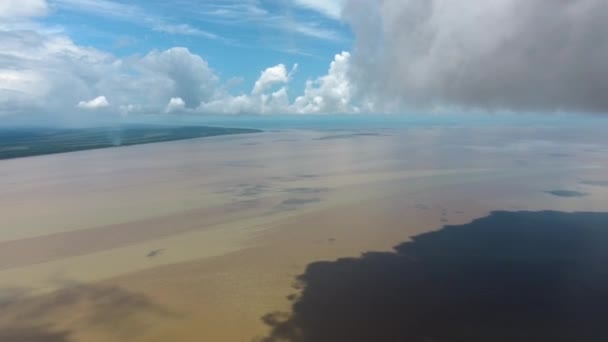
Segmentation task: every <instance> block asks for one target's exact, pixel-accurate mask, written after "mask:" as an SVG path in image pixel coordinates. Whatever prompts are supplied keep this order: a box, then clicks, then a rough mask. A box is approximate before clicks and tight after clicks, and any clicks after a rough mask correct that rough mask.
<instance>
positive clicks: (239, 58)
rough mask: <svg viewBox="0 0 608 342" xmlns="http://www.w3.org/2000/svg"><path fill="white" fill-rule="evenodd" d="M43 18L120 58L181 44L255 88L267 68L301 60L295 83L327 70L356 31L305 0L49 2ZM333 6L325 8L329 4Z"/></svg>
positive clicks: (85, 43)
mask: <svg viewBox="0 0 608 342" xmlns="http://www.w3.org/2000/svg"><path fill="white" fill-rule="evenodd" d="M48 3H49V7H50V11H49V15H48V16H46V17H44V18H43V19H42V20H41V22H44V23H45V24H47V25H49V26H57V27H61V28H62V29H63V30H65V32H66V33H67V34H68V35H69V36H70V37H71V38H72V39H73V40H74V42H75V43H77V44H79V45H83V46H92V47H95V48H98V49H100V50H103V51H108V52H111V53H112V54H114V55H116V56H118V57H125V56H129V55H133V54H145V53H147V52H148V51H151V50H154V49H159V50H165V49H169V48H171V47H175V46H182V47H187V48H188V49H189V50H190V51H191V52H192V53H195V54H198V55H200V56H201V57H203V58H204V59H205V60H206V61H207V62H209V64H210V65H211V66H212V68H213V69H214V70H215V71H216V72H217V73H218V74H219V75H220V76H221V77H223V78H226V79H229V78H242V79H244V82H243V83H241V87H240V90H244V89H245V87H249V86H251V85H252V84H253V82H255V80H256V79H257V78H258V76H259V73H260V71H261V70H263V69H265V68H267V67H269V66H274V65H277V64H280V63H284V64H286V65H293V64H296V63H297V64H298V66H299V68H298V72H297V73H296V74H295V75H294V82H293V84H294V85H300V87H303V85H304V83H305V81H306V79H308V78H312V77H316V76H318V75H322V74H323V73H325V72H326V71H327V67H328V63H329V61H331V60H332V59H333V56H334V55H335V54H336V53H340V52H342V51H345V50H349V49H350V47H351V44H352V34H351V32H350V30H349V28H348V26H347V25H346V24H345V23H343V22H342V21H340V18H339V16H336V15H338V14H339V13H327V12H328V11H327V10H325V11H324V10H323V8H322V7H323V6H321V8H319V7H315V6H314V3H315V2H314V1H313V2H312V5H308V6H307V5H306V1H303V2H297V1H291V0H288V1H282V0H279V1H272V0H271V1H257V0H255V1H247V0H245V1H238V0H207V1H195V0H177V1H158V0H152V1H120V0H116V1H109V0H49V2H48ZM325 6H327V5H325Z"/></svg>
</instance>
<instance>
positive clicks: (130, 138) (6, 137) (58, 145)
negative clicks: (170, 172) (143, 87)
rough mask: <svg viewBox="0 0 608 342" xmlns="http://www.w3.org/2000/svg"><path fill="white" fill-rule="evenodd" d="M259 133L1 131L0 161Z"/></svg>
mask: <svg viewBox="0 0 608 342" xmlns="http://www.w3.org/2000/svg"><path fill="white" fill-rule="evenodd" d="M258 132H261V131H259V130H256V129H245V128H222V127H206V126H187V127H156V126H130V127H129V126H127V127H121V128H81V129H52V128H4V129H0V159H11V158H20V157H29V156H37V155H44V154H53V153H63V152H73V151H82V150H91V149H99V148H107V147H116V146H127V145H139V144H149V143H155V142H162V141H173V140H184V139H194V138H203V137H212V136H218V135H228V134H244V133H258Z"/></svg>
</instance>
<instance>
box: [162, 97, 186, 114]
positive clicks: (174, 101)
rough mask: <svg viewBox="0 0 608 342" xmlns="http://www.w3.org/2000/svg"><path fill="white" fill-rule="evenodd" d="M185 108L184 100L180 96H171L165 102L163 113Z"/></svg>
mask: <svg viewBox="0 0 608 342" xmlns="http://www.w3.org/2000/svg"><path fill="white" fill-rule="evenodd" d="M184 109H186V102H184V100H182V98H181V97H172V98H171V99H170V100H169V103H168V104H167V108H166V109H165V113H175V112H180V111H183V110H184Z"/></svg>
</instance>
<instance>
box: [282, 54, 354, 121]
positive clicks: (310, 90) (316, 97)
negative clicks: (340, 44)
mask: <svg viewBox="0 0 608 342" xmlns="http://www.w3.org/2000/svg"><path fill="white" fill-rule="evenodd" d="M349 68H350V53H349V52H342V53H341V54H338V55H336V56H335V58H334V61H333V62H331V65H330V67H329V71H328V73H327V75H325V76H322V77H319V78H318V79H317V80H315V81H308V82H307V83H306V88H305V89H304V95H302V96H299V97H298V98H296V100H295V103H294V105H293V107H294V111H295V112H298V113H350V112H353V111H357V108H356V107H354V106H353V104H352V102H351V100H352V93H353V89H352V88H353V86H352V84H351V82H350V79H349Z"/></svg>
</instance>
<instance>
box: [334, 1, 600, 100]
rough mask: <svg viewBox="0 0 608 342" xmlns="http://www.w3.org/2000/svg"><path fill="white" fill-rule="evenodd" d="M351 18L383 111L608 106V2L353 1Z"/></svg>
mask: <svg viewBox="0 0 608 342" xmlns="http://www.w3.org/2000/svg"><path fill="white" fill-rule="evenodd" d="M343 15H344V19H345V20H347V21H348V22H349V23H350V25H351V27H352V28H353V31H354V33H355V36H356V43H355V47H354V51H353V58H352V63H351V71H350V74H351V78H352V79H353V82H355V83H356V84H357V86H358V91H359V94H360V95H361V97H365V98H366V99H367V101H369V102H370V103H374V104H375V107H376V108H377V109H378V110H387V109H393V110H394V109H396V108H400V107H402V106H408V105H409V106H457V107H461V108H480V109H506V110H515V111H518V110H521V111H528V110H532V111H534V110H538V111H561V110H563V111H588V112H608V96H607V95H606V94H608V63H606V56H608V38H607V37H608V25H606V23H607V22H608V2H606V1H605V0H568V1H566V0H557V1H556V0H491V1H449V0H384V1H366V0H349V1H348V2H347V4H346V7H345V9H344V11H343Z"/></svg>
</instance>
